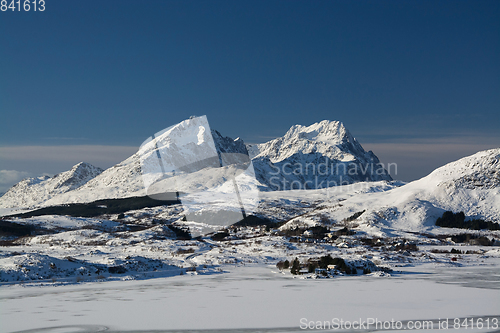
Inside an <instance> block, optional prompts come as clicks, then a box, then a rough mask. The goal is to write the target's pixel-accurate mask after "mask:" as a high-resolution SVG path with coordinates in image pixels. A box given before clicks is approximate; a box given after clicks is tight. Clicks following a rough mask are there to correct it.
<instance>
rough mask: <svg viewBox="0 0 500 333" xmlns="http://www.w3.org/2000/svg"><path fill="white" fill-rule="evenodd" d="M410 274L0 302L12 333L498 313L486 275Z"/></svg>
mask: <svg viewBox="0 0 500 333" xmlns="http://www.w3.org/2000/svg"><path fill="white" fill-rule="evenodd" d="M441 271H442V270H441ZM457 271H458V270H457ZM405 272H406V274H403V275H401V276H400V277H389V278H386V277H378V278H377V277H375V278H374V277H362V278H338V279H330V280H301V279H291V278H290V277H289V276H286V275H282V274H278V272H276V271H274V270H273V269H272V268H270V267H261V266H252V267H233V268H230V269H228V272H227V273H224V274H216V275H185V276H177V277H170V278H166V279H165V278H160V279H155V280H142V281H137V280H131V281H120V282H108V283H99V282H97V283H96V282H93V283H81V284H77V285H66V286H58V287H55V288H44V287H23V286H9V287H3V290H2V293H1V296H0V298H1V300H2V304H3V305H2V313H1V322H2V324H1V325H2V330H3V331H4V332H12V331H18V330H29V329H36V328H38V329H40V328H43V327H60V326H66V325H67V326H71V327H73V328H75V327H76V328H78V326H80V325H81V328H87V329H90V328H92V327H91V326H90V327H89V326H86V325H96V326H98V327H101V328H108V329H109V330H110V331H111V332H114V331H133V330H138V331H144V330H182V329H190V330H194V329H200V330H207V329H236V328H240V329H241V328H248V329H253V330H249V332H256V331H257V329H259V330H258V331H260V332H262V331H263V332H266V330H267V329H271V328H278V327H282V328H289V329H288V330H287V329H283V331H282V332H285V331H299V330H300V327H299V326H300V324H301V319H303V318H304V319H306V320H307V321H315V322H316V321H321V322H322V323H323V322H325V321H332V319H334V318H337V319H339V320H340V319H342V320H343V321H355V320H359V319H360V318H361V319H363V320H366V319H367V318H376V319H378V320H380V321H386V320H387V321H390V320H392V319H394V320H402V321H405V320H423V319H427V320H437V319H441V320H443V319H444V318H449V320H450V321H451V322H453V318H459V317H462V318H464V317H467V318H470V317H472V316H486V315H492V316H495V315H498V312H497V309H498V305H499V301H498V300H499V299H500V297H499V296H500V291H499V289H498V288H492V287H490V288H485V287H484V286H477V284H478V283H476V287H474V286H471V285H469V283H470V282H471V280H473V279H474V278H475V277H477V275H476V274H474V275H473V276H470V275H468V274H469V273H474V272H476V271H475V270H467V269H465V270H464V269H460V272H461V273H460V277H461V278H462V280H460V281H459V283H455V282H453V281H450V282H446V278H447V277H448V275H447V274H441V273H440V271H439V270H433V269H429V271H427V272H425V271H420V272H419V271H415V270H411V269H408V270H405ZM451 273H452V274H453V272H451ZM482 273H483V275H482V278H481V280H486V279H487V278H490V277H493V276H494V275H493V268H492V267H490V268H488V269H485V270H483V271H482ZM429 274H430V276H429ZM27 316H29V318H30V320H26V317H27ZM436 325H437V324H436ZM261 329H262V330H261ZM454 331H459V330H454ZM464 331H466V330H464Z"/></svg>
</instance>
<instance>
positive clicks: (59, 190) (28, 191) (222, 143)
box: [0, 130, 249, 208]
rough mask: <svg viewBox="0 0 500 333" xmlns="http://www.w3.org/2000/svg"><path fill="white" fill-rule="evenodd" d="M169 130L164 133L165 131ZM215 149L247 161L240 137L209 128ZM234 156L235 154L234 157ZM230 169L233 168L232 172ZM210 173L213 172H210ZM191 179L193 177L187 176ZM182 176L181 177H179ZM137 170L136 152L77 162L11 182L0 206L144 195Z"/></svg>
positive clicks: (227, 160)
mask: <svg viewBox="0 0 500 333" xmlns="http://www.w3.org/2000/svg"><path fill="white" fill-rule="evenodd" d="M168 134H169V133H164V135H166V136H167V135H168ZM211 134H212V138H213V143H214V144H215V149H216V152H215V154H218V155H219V156H220V159H221V163H222V165H230V164H232V163H235V162H240V163H241V162H242V161H241V157H242V156H243V159H244V157H245V156H247V157H246V160H247V161H249V158H248V152H247V149H246V146H245V144H244V142H243V140H241V139H236V140H233V139H231V138H229V137H224V136H222V135H221V134H220V133H219V132H218V131H216V130H211ZM234 156H239V157H240V158H239V160H238V161H235V160H234ZM233 173H234V172H233ZM212 176H213V175H212ZM212 176H210V175H207V177H208V178H207V182H206V184H205V186H210V185H211V184H212V185H213V179H212V178H213V177H212ZM190 179H191V180H192V181H195V180H196V179H193V177H190ZM183 180H185V179H183ZM196 181H197V182H196V184H193V183H187V182H185V181H183V182H180V181H179V182H177V183H178V184H180V185H182V186H180V187H179V189H178V190H179V191H183V190H190V189H192V188H193V187H195V186H197V185H199V184H203V183H204V181H203V179H202V180H200V179H198V180H196ZM146 194H147V193H146V190H145V187H144V181H143V177H142V172H141V158H140V152H137V153H135V154H134V155H132V156H130V157H129V158H127V159H126V160H124V161H122V162H120V163H118V164H116V165H114V166H112V167H110V168H109V169H106V170H105V171H103V170H102V169H99V168H95V167H93V166H91V165H90V164H87V163H80V164H78V165H76V166H75V167H73V168H72V169H71V170H70V171H66V172H63V173H61V174H58V175H56V176H54V177H52V178H50V177H44V178H30V179H26V180H23V181H21V182H20V183H18V184H16V185H14V186H13V187H12V188H11V189H10V190H9V191H8V192H7V193H6V194H5V195H4V196H3V197H1V198H0V208H29V207H32V206H52V205H59V204H63V203H81V202H91V201H95V200H99V199H110V198H126V197H132V196H144V195H146Z"/></svg>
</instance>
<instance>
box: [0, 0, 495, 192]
mask: <svg viewBox="0 0 500 333" xmlns="http://www.w3.org/2000/svg"><path fill="white" fill-rule="evenodd" d="M45 8H46V9H45V11H43V12H41V11H37V12H35V11H33V10H31V11H29V12H25V11H23V10H21V11H17V10H16V11H11V10H10V9H8V10H7V11H0V32H1V33H0V116H1V122H0V192H3V191H5V190H6V189H7V188H8V187H9V186H11V185H12V184H14V183H15V182H17V181H19V180H20V179H22V178H23V177H27V176H40V175H44V174H48V175H52V174H55V173H58V172H62V171H65V170H68V169H69V168H71V166H72V165H74V164H77V163H78V162H80V161H86V162H89V163H92V164H94V165H96V166H99V167H102V168H107V167H110V166H112V165H113V164H115V163H118V162H120V161H121V160H123V159H125V158H127V157H128V156H129V155H131V154H133V153H134V152H135V151H137V149H138V147H139V146H140V145H141V143H142V142H143V141H144V140H145V139H147V138H148V137H149V136H151V135H152V134H154V133H156V132H158V131H160V130H162V129H164V128H166V127H168V126H171V125H173V124H176V123H178V122H180V121H182V120H184V119H186V118H189V117H190V116H192V115H197V116H200V115H207V117H208V120H209V122H210V126H211V128H214V129H217V130H218V131H219V132H221V133H222V134H223V135H225V136H230V137H232V138H236V137H240V138H242V139H243V140H244V141H245V142H246V143H262V142H265V141H268V140H270V139H273V138H275V137H278V136H281V135H283V134H284V133H285V132H286V131H287V130H288V129H289V128H290V127H291V126H292V125H295V124H301V125H310V124H312V123H315V122H319V121H321V120H324V119H328V120H339V121H342V122H343V123H344V125H345V126H346V127H347V128H348V129H349V131H350V132H351V133H352V134H353V135H354V136H355V137H356V138H357V140H358V141H359V142H360V143H361V145H362V146H363V147H364V148H365V149H366V150H373V152H374V153H375V154H376V155H377V156H378V157H379V158H380V159H381V161H382V162H383V163H397V164H398V172H397V175H394V174H393V178H396V179H400V180H404V181H411V180H415V179H418V178H420V177H422V176H425V175H426V174H428V173H429V172H431V171H432V170H434V169H435V168H437V167H439V166H441V165H444V164H446V163H448V162H451V161H454V160H456V159H458V158H460V157H463V156H467V155H470V154H473V153H475V152H477V151H479V150H484V149H488V148H495V147H500V134H499V129H500V62H499V60H498V59H500V20H499V19H498V17H500V2H499V1H481V0H478V1H476V0H475V1H459V0H458V1H457V0H453V1H439V0H437V1H425V0H423V1H401V0H395V1H382V0H381V1H333V0H332V1H320V0H317V1H293V0H287V1H273V0H267V1H234V0H230V1H189V0H183V1H169V0H144V1H130V0H119V1H118V0H107V1H98V0H87V1H67V0H45Z"/></svg>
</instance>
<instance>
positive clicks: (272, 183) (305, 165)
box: [248, 120, 392, 190]
mask: <svg viewBox="0 0 500 333" xmlns="http://www.w3.org/2000/svg"><path fill="white" fill-rule="evenodd" d="M248 150H249V152H250V155H251V156H252V161H253V164H254V168H255V173H256V177H257V179H258V180H259V181H260V182H261V183H263V184H265V185H267V186H268V187H269V188H270V189H272V190H290V189H318V188H326V187H332V186H337V185H347V184H352V183H356V182H362V181H380V180H392V178H391V176H390V175H389V173H388V172H387V171H386V170H385V168H384V166H383V165H381V164H380V161H379V159H378V158H377V156H375V154H373V152H371V151H369V152H366V151H365V150H364V149H363V147H362V146H361V145H360V144H359V143H358V142H357V141H356V139H355V138H354V137H353V136H352V135H351V134H350V133H349V131H348V130H347V129H346V128H345V127H344V125H343V124H342V123H341V122H338V121H328V120H324V121H322V122H319V123H315V124H313V125H311V126H307V127H306V126H301V125H295V126H292V128H290V130H288V132H287V133H286V134H285V135H284V136H283V137H279V138H276V139H274V140H271V141H269V142H266V143H263V144H259V145H251V146H249V147H248Z"/></svg>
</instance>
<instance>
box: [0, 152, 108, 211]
mask: <svg viewBox="0 0 500 333" xmlns="http://www.w3.org/2000/svg"><path fill="white" fill-rule="evenodd" d="M102 172H103V170H102V169H101V168H98V167H95V166H93V165H91V164H88V163H85V162H80V163H78V164H77V165H75V166H73V167H72V168H71V170H69V171H65V172H61V173H59V174H57V175H55V176H53V177H48V176H45V177H36V178H27V179H24V180H22V181H20V182H19V183H17V184H16V185H14V186H13V187H11V188H10V189H9V190H8V191H7V192H6V193H5V194H4V195H3V196H2V197H1V198H0V208H11V207H30V206H33V205H37V204H39V203H41V202H44V201H47V200H50V199H52V198H54V197H57V196H59V195H61V194H64V193H67V192H70V191H73V190H75V189H77V188H80V187H81V186H83V185H84V184H86V183H87V182H88V181H89V180H91V179H93V178H95V177H96V176H98V175H99V174H101V173H102Z"/></svg>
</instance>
